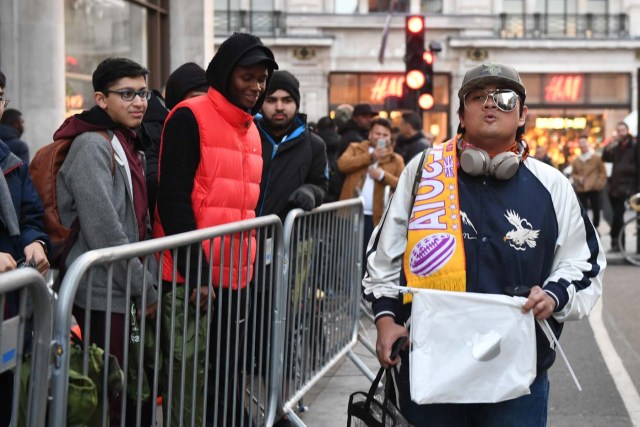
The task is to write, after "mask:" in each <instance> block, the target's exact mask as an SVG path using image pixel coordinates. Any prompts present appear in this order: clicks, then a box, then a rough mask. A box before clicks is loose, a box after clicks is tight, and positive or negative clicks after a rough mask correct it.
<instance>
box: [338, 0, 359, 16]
mask: <svg viewBox="0 0 640 427" xmlns="http://www.w3.org/2000/svg"><path fill="white" fill-rule="evenodd" d="M333 10H335V12H336V13H357V12H358V0H335V3H334V7H333Z"/></svg>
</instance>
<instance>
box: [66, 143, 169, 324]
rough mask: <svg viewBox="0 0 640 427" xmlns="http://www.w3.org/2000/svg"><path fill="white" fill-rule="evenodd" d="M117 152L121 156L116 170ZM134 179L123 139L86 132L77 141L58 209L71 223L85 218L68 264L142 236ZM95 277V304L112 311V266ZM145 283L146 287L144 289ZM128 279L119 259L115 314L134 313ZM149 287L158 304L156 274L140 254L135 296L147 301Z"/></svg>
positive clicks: (81, 292)
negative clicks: (109, 291) (109, 295)
mask: <svg viewBox="0 0 640 427" xmlns="http://www.w3.org/2000/svg"><path fill="white" fill-rule="evenodd" d="M114 138H115V137H114ZM112 147H113V148H112ZM112 153H113V155H114V156H115V171H114V174H113V175H112V168H113V164H114V163H113V157H112ZM130 182H131V179H130V174H129V171H128V162H127V159H126V156H125V154H124V151H123V149H122V146H121V145H120V144H119V142H118V141H117V140H115V141H113V142H109V141H107V140H106V139H105V138H104V137H103V136H102V135H100V133H98V132H85V133H82V134H80V135H78V136H77V137H76V138H75V139H74V140H73V143H72V144H71V148H70V150H69V153H68V154H67V157H66V159H65V161H64V163H63V164H62V167H61V168H60V170H59V172H58V176H57V195H58V204H59V206H58V210H59V213H60V218H61V220H62V223H63V224H64V225H66V226H69V227H70V226H71V224H72V223H73V221H74V220H75V218H76V217H78V218H79V221H80V233H79V236H78V239H77V241H76V243H75V244H74V245H73V247H72V249H71V252H70V253H69V256H68V258H67V266H70V265H71V263H72V262H73V261H74V260H75V259H77V258H78V257H79V256H80V255H82V254H83V253H85V252H87V251H89V250H93V249H99V248H106V247H111V246H119V245H125V244H128V243H134V242H137V241H138V240H139V239H138V225H137V223H136V216H135V212H134V206H133V193H132V188H131V184H130ZM145 276H146V282H145V281H144V277H145ZM92 278H93V280H92V290H91V304H90V305H91V307H90V308H91V309H92V310H100V311H106V307H107V268H106V267H104V266H98V267H95V268H93V275H92ZM87 280H88V276H87V277H85V279H83V281H82V282H81V283H80V286H79V288H78V291H77V293H76V299H75V303H76V305H78V306H80V307H82V308H87V307H85V306H86V305H87V304H86V301H87V300H86V298H87ZM144 283H146V289H143V286H144ZM126 284H127V263H126V262H118V263H115V264H114V268H113V287H112V310H113V312H115V313H126V312H128V310H127V307H126V298H125V296H126ZM145 291H146V293H147V299H146V304H147V305H150V304H152V303H155V302H156V300H157V293H156V288H155V279H154V277H153V275H152V274H151V273H149V272H148V271H146V270H145V268H144V265H143V264H142V262H141V261H140V260H139V259H138V258H135V259H133V260H132V267H131V297H132V298H134V297H136V299H137V303H138V304H141V302H142V300H141V296H142V293H143V292H145ZM139 306H140V305H139Z"/></svg>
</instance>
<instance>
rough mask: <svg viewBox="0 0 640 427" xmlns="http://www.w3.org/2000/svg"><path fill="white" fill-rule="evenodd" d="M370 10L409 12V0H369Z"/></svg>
mask: <svg viewBox="0 0 640 427" xmlns="http://www.w3.org/2000/svg"><path fill="white" fill-rule="evenodd" d="M369 12H409V0H369Z"/></svg>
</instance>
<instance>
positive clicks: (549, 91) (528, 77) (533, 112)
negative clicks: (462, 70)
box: [521, 74, 631, 167]
mask: <svg viewBox="0 0 640 427" xmlns="http://www.w3.org/2000/svg"><path fill="white" fill-rule="evenodd" d="M521 77H522V80H523V83H524V85H525V87H526V88H527V100H526V104H527V106H528V108H529V114H528V116H527V121H526V129H527V131H526V133H525V140H526V141H527V143H528V144H529V147H530V149H531V152H532V153H534V152H535V150H536V147H538V146H541V147H544V148H545V150H546V151H547V154H548V155H549V157H551V159H552V162H553V164H554V165H556V166H559V167H562V165H565V164H568V163H570V162H571V160H573V158H574V157H575V156H576V155H577V154H579V150H578V149H577V146H578V137H579V136H580V135H587V137H588V139H589V141H590V143H591V144H592V145H593V147H594V148H596V149H599V148H600V147H602V146H603V145H605V144H606V143H607V142H608V141H609V140H610V139H611V137H612V136H613V134H612V132H613V131H615V126H616V123H618V122H620V121H622V120H623V119H624V118H625V117H626V116H627V115H628V114H629V112H630V110H631V89H630V82H631V76H630V75H628V74H523V75H521Z"/></svg>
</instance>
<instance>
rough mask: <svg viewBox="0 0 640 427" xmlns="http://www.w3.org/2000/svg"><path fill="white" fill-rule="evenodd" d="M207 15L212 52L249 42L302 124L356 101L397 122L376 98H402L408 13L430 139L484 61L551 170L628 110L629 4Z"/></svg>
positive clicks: (446, 124)
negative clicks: (260, 51)
mask: <svg viewBox="0 0 640 427" xmlns="http://www.w3.org/2000/svg"><path fill="white" fill-rule="evenodd" d="M215 9H216V12H215V25H216V26H215V32H216V43H220V42H221V41H222V40H224V38H225V37H226V36H228V35H229V34H230V33H231V32H232V31H238V30H244V31H251V32H254V33H256V34H258V35H260V36H261V37H262V39H263V41H264V42H265V43H266V44H267V45H269V46H271V47H272V48H273V49H274V52H275V54H276V58H277V60H278V63H279V64H280V66H281V68H284V69H289V70H292V71H294V72H295V74H296V76H298V77H299V79H300V81H301V86H302V87H301V93H302V107H301V108H302V109H303V110H304V111H305V112H307V113H308V114H309V117H310V118H311V119H313V120H315V119H318V118H319V117H321V116H323V115H326V114H328V113H329V112H330V111H331V110H333V109H334V108H335V107H336V106H337V105H339V104H342V103H350V104H355V103H359V102H368V103H371V104H372V105H374V107H375V108H377V109H378V110H384V111H385V114H388V115H390V116H391V117H392V118H396V117H397V116H398V112H397V111H394V110H393V106H392V105H385V98H386V97H387V96H389V95H397V94H398V92H399V91H401V90H402V89H401V88H402V79H403V72H404V62H403V56H404V48H405V46H404V37H405V36H404V25H405V16H406V15H407V14H415V13H418V14H424V15H425V17H426V27H427V30H426V40H427V42H426V43H427V45H428V44H430V43H431V42H436V43H437V44H438V45H439V46H440V48H441V51H439V52H438V53H437V55H436V59H435V63H434V70H435V73H436V76H435V81H434V84H435V88H434V90H435V98H436V105H435V107H434V108H433V109H432V110H431V111H429V112H425V113H424V115H423V119H424V120H423V121H424V122H425V126H424V127H425V129H426V130H429V131H431V132H432V133H434V134H436V136H437V140H440V141H441V140H444V139H445V138H447V137H450V136H451V135H453V134H454V133H455V132H456V129H457V125H458V119H457V113H456V112H457V109H458V107H459V103H458V100H457V88H459V87H460V84H461V81H462V78H463V76H464V72H465V70H467V69H468V68H470V67H472V66H475V65H478V64H480V63H482V62H484V61H495V62H502V63H506V64H510V65H513V66H515V67H516V68H517V69H518V70H519V71H520V73H521V75H522V78H523V80H524V82H525V86H526V87H527V90H528V93H527V104H528V105H529V118H528V120H527V129H528V131H527V134H526V137H527V139H528V142H529V144H530V145H531V146H532V149H533V148H535V146H536V145H538V144H540V145H545V146H546V147H547V148H548V150H549V152H550V154H551V155H552V157H554V160H555V161H556V163H561V162H562V161H563V160H565V161H566V159H565V158H564V157H565V156H564V155H563V152H562V151H563V150H565V149H566V148H565V146H568V147H570V148H571V147H572V146H573V143H574V141H577V136H578V135H579V134H582V133H586V134H588V135H589V137H590V139H591V140H592V141H593V142H594V144H596V145H599V144H602V143H606V141H607V139H608V138H610V137H611V132H612V131H613V130H614V129H615V124H616V123H617V122H618V121H621V120H623V119H625V118H626V117H627V116H629V114H630V113H631V112H632V111H633V110H634V109H635V108H636V107H635V105H637V92H638V84H637V81H638V67H639V66H640V60H639V57H640V39H638V36H639V35H640V27H639V26H638V24H639V23H640V22H639V21H640V1H638V0H490V1H478V0H448V1H442V0H404V1H403V0H396V1H393V0H324V1H312V0H244V1H239V2H232V1H230V0H216V1H215ZM389 12H391V13H389ZM389 17H390V21H389V23H390V25H389V34H388V38H387V41H386V48H385V49H384V61H383V62H381V61H380V60H379V56H380V51H381V41H382V34H383V29H384V27H385V22H387V19H389ZM633 128H635V124H632V129H633Z"/></svg>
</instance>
